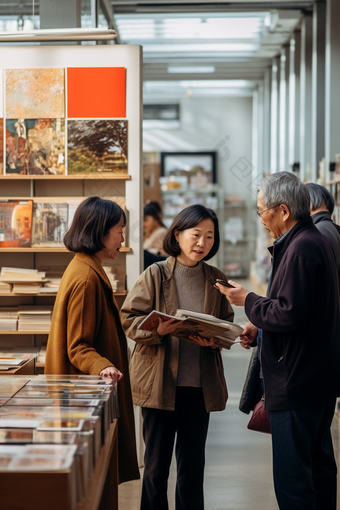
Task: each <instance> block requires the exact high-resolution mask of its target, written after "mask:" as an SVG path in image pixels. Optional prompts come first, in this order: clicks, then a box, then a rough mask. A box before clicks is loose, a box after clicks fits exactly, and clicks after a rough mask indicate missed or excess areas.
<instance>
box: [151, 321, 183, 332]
mask: <svg viewBox="0 0 340 510" xmlns="http://www.w3.org/2000/svg"><path fill="white" fill-rule="evenodd" d="M181 322H182V321H179V320H178V319H170V320H169V321H163V319H161V317H158V328H157V330H156V331H157V334H158V335H159V336H165V335H171V333H173V332H174V331H175V329H177V328H178V326H180V325H181Z"/></svg>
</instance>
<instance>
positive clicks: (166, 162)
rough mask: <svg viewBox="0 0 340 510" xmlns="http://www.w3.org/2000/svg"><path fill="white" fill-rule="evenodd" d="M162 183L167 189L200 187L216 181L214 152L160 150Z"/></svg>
mask: <svg viewBox="0 0 340 510" xmlns="http://www.w3.org/2000/svg"><path fill="white" fill-rule="evenodd" d="M161 175H162V183H163V184H164V185H165V186H167V188H168V189H176V188H187V189H200V188H205V187H206V186H208V185H209V184H214V183H216V153H215V152H203V151H202V152H161Z"/></svg>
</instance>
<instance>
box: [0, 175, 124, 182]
mask: <svg viewBox="0 0 340 510" xmlns="http://www.w3.org/2000/svg"><path fill="white" fill-rule="evenodd" d="M68 179H69V180H71V179H72V180H83V181H85V180H87V179H88V180H93V179H102V180H105V179H110V180H111V179H113V180H115V179H117V180H124V181H128V180H130V179H131V176H130V175H125V174H123V175H110V174H109V175H108V174H103V175H97V174H95V175H19V174H8V175H0V180H4V181H16V180H24V181H25V180H26V181H36V180H47V181H48V180H52V181H53V180H59V181H60V180H68Z"/></svg>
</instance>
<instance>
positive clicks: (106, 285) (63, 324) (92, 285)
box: [45, 253, 139, 483]
mask: <svg viewBox="0 0 340 510" xmlns="http://www.w3.org/2000/svg"><path fill="white" fill-rule="evenodd" d="M110 366H115V367H116V368H117V369H118V370H120V371H121V372H122V373H123V375H124V377H123V379H122V381H121V382H119V383H118V395H119V413H120V418H119V420H118V450H119V480H120V482H121V483H122V482H125V481H128V480H134V479H137V478H139V470H138V465H137V457H136V444H135V427H134V415H133V407H132V399H131V387H130V378H129V367H128V358H127V343H126V337H125V335H124V332H123V329H122V326H121V323H120V318H119V311H118V308H117V304H116V302H115V299H114V296H113V292H112V287H111V284H110V282H109V280H108V278H107V276H106V273H105V271H104V269H103V268H102V266H101V265H100V263H99V262H98V261H97V259H96V258H95V257H92V256H90V255H86V254H85V253H77V254H76V255H75V257H74V258H73V260H72V261H71V263H70V264H69V266H68V267H67V269H66V271H65V273H64V275H63V278H62V281H61V284H60V288H59V291H58V295H57V298H56V302H55V306H54V310H53V316H52V324H51V330H50V335H49V338H48V344H47V351H46V364H45V373H46V374H80V373H83V374H89V375H99V374H100V372H101V371H102V370H103V369H104V368H107V367H110Z"/></svg>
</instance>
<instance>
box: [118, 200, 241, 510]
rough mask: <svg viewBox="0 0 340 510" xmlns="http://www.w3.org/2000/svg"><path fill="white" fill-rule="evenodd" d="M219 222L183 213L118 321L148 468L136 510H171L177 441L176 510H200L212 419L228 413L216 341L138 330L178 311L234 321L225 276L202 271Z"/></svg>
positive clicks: (163, 328)
mask: <svg viewBox="0 0 340 510" xmlns="http://www.w3.org/2000/svg"><path fill="white" fill-rule="evenodd" d="M219 242H220V239H219V229H218V219H217V217H216V214H215V213H214V211H212V210H211V209H207V208H206V207H204V206H203V205H192V206H190V207H187V208H186V209H183V211H181V212H180V213H179V214H178V215H177V216H176V218H175V219H174V221H173V223H172V225H171V227H170V228H169V230H168V232H167V235H166V237H165V240H164V250H165V252H166V253H167V254H168V255H169V257H168V258H167V259H166V260H165V261H163V262H158V263H157V264H152V265H151V266H150V267H148V268H147V270H146V271H144V272H143V273H142V274H141V276H140V277H139V279H138V280H137V282H136V284H135V285H134V287H133V288H132V289H131V290H130V292H129V295H128V297H127V298H126V300H125V302H124V304H123V306H122V309H121V317H122V324H123V328H124V330H125V333H126V334H127V336H128V337H129V338H131V339H132V340H134V341H135V342H136V348H135V350H134V354H133V356H132V359H131V364H130V374H131V385H132V396H133V401H134V404H135V405H138V406H141V407H142V414H143V419H144V423H143V435H144V441H145V447H146V450H145V468H144V477H143V487H142V501H141V510H168V500H167V486H168V477H169V469H170V464H171V458H172V453H173V448H174V443H175V438H176V434H177V439H176V460H177V483H176V510H203V508H204V498H203V477H204V464H205V443H206V437H207V433H208V424H209V416H210V413H211V412H213V411H222V410H223V409H225V404H226V401H227V396H228V392H227V387H226V382H225V378H224V370H223V363H222V357H221V353H220V349H219V348H216V347H215V345H214V339H210V340H207V339H203V338H200V337H195V338H196V342H197V343H191V342H190V341H187V340H182V339H179V338H177V337H176V328H177V327H178V323H176V324H173V320H169V321H162V320H159V324H158V327H157V329H154V330H153V331H152V332H147V331H142V330H140V329H138V326H139V324H140V323H141V322H142V321H143V320H144V319H145V317H146V316H147V315H148V314H149V313H150V312H152V310H154V309H155V310H158V311H160V312H164V313H167V314H170V315H175V313H176V311H177V309H178V308H181V309H186V310H190V311H193V312H201V313H202V312H203V313H206V314H211V315H215V316H216V317H219V318H221V319H226V320H229V321H232V320H233V317H234V313H233V310H232V308H231V306H230V305H229V303H228V301H227V300H226V299H225V297H224V296H222V295H221V294H220V292H219V291H218V290H217V289H216V288H215V287H214V284H215V281H216V278H220V279H225V275H224V273H222V271H220V270H219V269H217V268H215V267H213V266H211V265H209V264H207V263H206V262H205V261H207V260H209V259H211V258H212V257H213V256H214V255H215V254H216V253H217V251H218V248H219Z"/></svg>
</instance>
